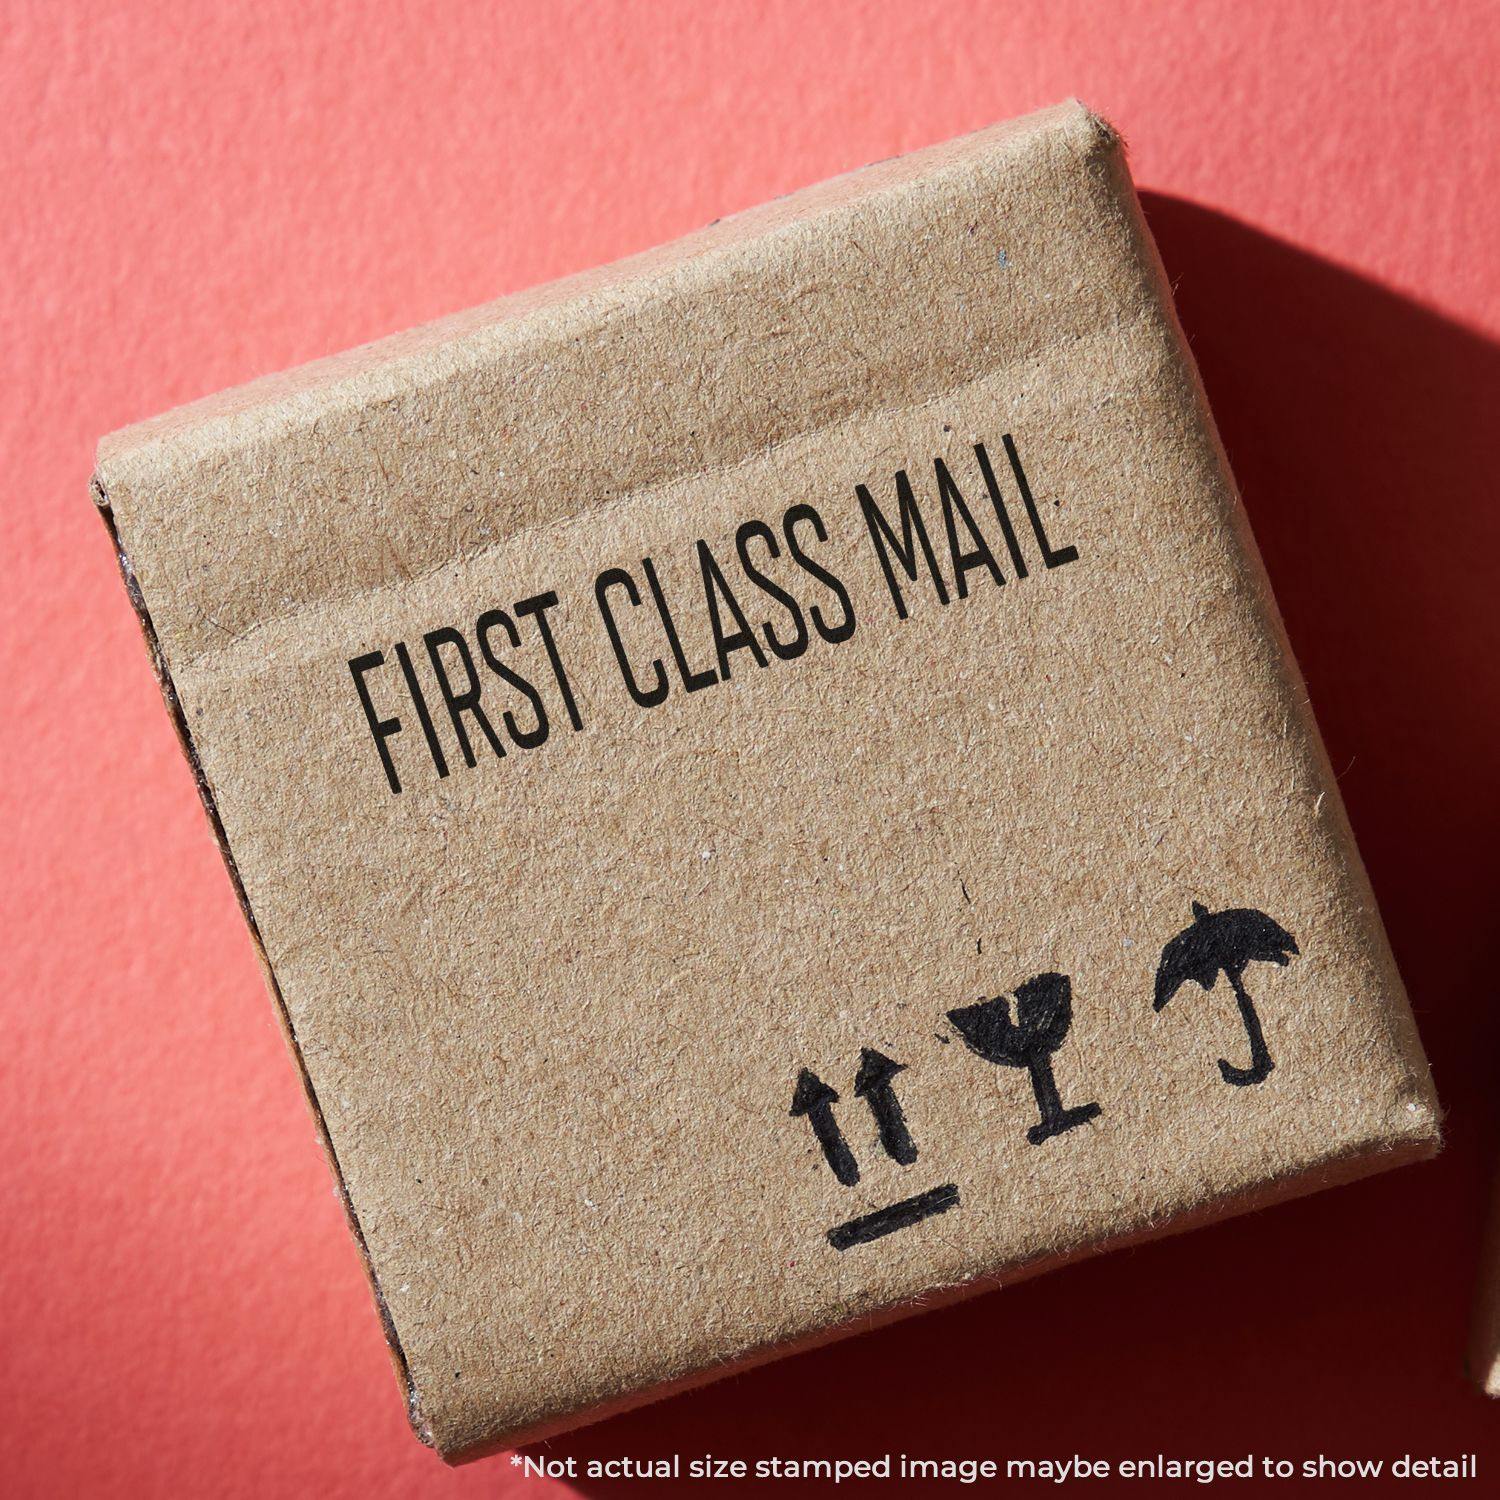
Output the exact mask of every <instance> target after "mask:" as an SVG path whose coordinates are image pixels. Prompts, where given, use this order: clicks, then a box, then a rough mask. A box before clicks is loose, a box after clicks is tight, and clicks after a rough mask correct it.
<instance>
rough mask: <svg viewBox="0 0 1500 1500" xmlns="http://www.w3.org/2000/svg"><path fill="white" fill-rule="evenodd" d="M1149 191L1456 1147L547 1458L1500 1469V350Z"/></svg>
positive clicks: (591, 1437)
mask: <svg viewBox="0 0 1500 1500" xmlns="http://www.w3.org/2000/svg"><path fill="white" fill-rule="evenodd" d="M1146 209H1147V214H1148V217H1149V219H1150V222H1151V226H1152V228H1153V230H1154V232H1155V234H1156V236H1157V240H1158V243H1159V244H1160V247H1161V251H1162V256H1163V259H1164V260H1165V262H1166V265H1167V269H1168V272H1169V274H1170V276H1171V278H1172V280H1173V283H1174V285H1175V287H1176V291H1177V298H1178V307H1179V310H1180V313H1181V316H1182V321H1183V324H1184V326H1185V328H1186V330H1187V333H1188V337H1189V339H1190V341H1191V343H1192V347H1193V350H1194V353H1195V354H1196V356H1197V358H1198V361H1199V364H1200V366H1201V368H1202V371H1203V377H1204V382H1205V384H1206V386H1207V388H1208V392H1209V397H1210V400H1211V401H1212V403H1213V406H1214V410H1215V413H1216V415H1217V418H1218V421H1219V424H1220V429H1221V432H1222V434H1223V437H1224V442H1225V446H1226V447H1227V449H1228V451H1229V456H1230V459H1231V461H1232V463H1233V465H1234V470H1235V473H1236V476H1237V477H1238V480H1239V482H1240V486H1241V489H1242V491H1243V493H1244V497H1245V502H1246V505H1247V508H1248V509H1249V512H1250V515H1251V518H1252V521H1253V523H1254V527H1255V532H1256V536H1257V538H1258V539H1259V542H1260V545H1261V548H1262V551H1263V553H1264V556H1265V560H1266V565H1267V568H1268V570H1269V572H1270V575H1271V578H1272V581H1273V583H1274V585H1275V588H1276V593H1277V597H1278V599H1279V600H1280V603H1281V607H1282V610H1283V613H1284V615H1285V618H1286V622H1287V627H1288V630H1289V632H1290V635H1291V638H1292V642H1293V644H1294V646H1295V648H1296V650H1297V654H1298V658H1299V660H1300V662H1301V665H1302V669H1303V672H1304V674H1305V675H1306V678H1307V682H1308V687H1309V691H1310V694H1311V697H1312V700H1313V704H1314V707H1315V708H1316V711H1317V715H1318V719H1319V722H1320V724H1321V726H1322V729H1323V733H1324V737H1325V739H1326V741H1327V744H1328V750H1329V755H1330V757H1331V759H1332V762H1333V766H1334V770H1335V772H1336V773H1338V775H1339V777H1340V785H1341V787H1342V789H1343V793H1344V797H1345V799H1346V801H1347V804H1348V808H1349V813H1350V817H1351V819H1352V821H1353V823H1354V827H1355V830H1356V832H1357V834H1358V837H1359V842H1360V847H1361V850H1362V852H1363V854H1364V857H1365V860H1366V863H1367V864H1368V866H1369V870H1370V875H1371V878H1372V879H1373V881H1374V885H1375V889H1376V893H1377V895H1378V897H1379V900H1380V904H1381V909H1382V912H1383V914H1384V916H1385V920H1386V924H1387V927H1388V929H1389V932H1390V936H1391V941H1392V943H1393V945H1394V947H1395V951H1396V957H1397V960H1398V962H1399V964H1400V966H1401V971H1402V973H1403V975H1404V976H1405V978H1406V982H1407V985H1408V988H1409V990H1410V993H1411V998H1412V1002H1413V1004H1414V1006H1415V1007H1416V1011H1417V1015H1418V1020H1419V1023H1420V1026H1421V1030H1422V1035H1423V1039H1424V1041H1425V1042H1426V1045H1427V1049H1428V1053H1429V1056H1430V1057H1431V1060H1432V1063H1433V1066H1434V1069H1435V1072H1436V1076H1437V1081H1438V1087H1439V1091H1440V1094H1441V1096H1442V1100H1443V1103H1444V1106H1445V1108H1446V1110H1447V1111H1448V1126H1447V1138H1448V1144H1447V1147H1446V1150H1445V1152H1444V1154H1443V1156H1442V1157H1441V1158H1440V1159H1439V1160H1438V1161H1437V1162H1435V1163H1429V1164H1426V1165H1423V1166H1420V1167H1415V1168H1408V1169H1406V1170H1404V1171H1401V1172H1398V1173H1394V1174H1391V1175H1389V1176H1384V1177H1380V1178H1376V1179H1373V1180H1371V1181H1368V1182H1365V1183H1362V1184H1359V1185H1356V1186H1353V1187H1347V1188H1342V1189H1339V1190H1336V1191H1333V1192H1330V1193H1325V1194H1323V1195H1321V1196H1318V1197H1315V1198H1311V1199H1308V1200H1304V1201H1302V1202H1298V1203H1294V1204H1290V1205H1287V1206H1284V1207H1281V1208H1277V1209H1275V1210H1272V1211H1268V1212H1266V1213H1262V1214H1259V1215H1255V1216H1252V1217H1249V1218H1245V1219H1240V1220H1235V1221H1231V1222H1230V1223H1227V1224H1224V1225H1220V1226H1218V1227H1216V1228H1213V1229H1209V1230H1205V1231H1200V1232H1198V1233H1195V1234H1192V1235H1188V1236H1185V1237H1182V1238H1178V1239H1173V1240H1168V1241H1164V1242H1162V1243H1159V1244H1156V1245H1151V1246H1147V1247H1143V1248H1141V1249H1138V1250H1133V1251H1123V1252H1119V1253H1116V1254H1114V1255H1111V1256H1108V1257H1106V1258H1103V1259H1099V1260H1095V1261H1092V1262H1088V1263H1086V1264H1083V1265H1080V1266H1076V1267H1072V1268H1069V1269H1067V1270H1065V1271H1062V1272H1059V1273H1057V1274H1055V1275H1052V1276H1048V1277H1044V1278H1042V1279H1040V1280H1037V1281H1034V1282H1031V1283H1028V1284H1026V1285H1024V1286H1020V1287H1016V1288H1012V1289H1010V1290H1008V1291H1006V1292H1004V1293H1001V1294H995V1295H989V1296H985V1297H981V1298H979V1299H977V1300H975V1301H972V1302H970V1303H968V1304H965V1305H962V1306H960V1307H957V1308H953V1309H950V1310H947V1311H943V1312H938V1313H933V1314H930V1315H928V1316H925V1317H920V1318H917V1319H914V1320H912V1321H909V1322H906V1323H903V1324H900V1325H898V1326H896V1327H894V1328H890V1329H886V1330H884V1331H881V1332H878V1333H873V1334H868V1335H865V1336H863V1337H860V1338H857V1339H854V1340H851V1341H848V1342H845V1343H842V1344H838V1345H834V1346H831V1347H829V1348H826V1349H823V1350H820V1351H817V1352H814V1353H810V1354H805V1355H802V1356H799V1357H797V1358H794V1359H791V1360H788V1361H784V1362H782V1363H779V1364H776V1365H772V1366H768V1367H766V1368H763V1369H761V1370H757V1371H753V1372H750V1373H747V1374H743V1375H740V1376H735V1377H731V1378H729V1379H727V1380H724V1381H721V1382H720V1383H718V1384H716V1385H714V1386H711V1387H709V1388H707V1389H704V1390H701V1391H698V1392H695V1393H693V1394H690V1395H685V1396H681V1397H677V1398H675V1399H673V1400H671V1401H667V1402H664V1403H661V1404H659V1405H657V1406H654V1407H651V1408H647V1409H645V1410H642V1411H639V1412H635V1413H632V1414H629V1415H627V1416H623V1417H619V1418H615V1419H613V1420H611V1421H609V1422H605V1423H601V1424H599V1425H597V1426H595V1427H592V1428H589V1429H587V1430H585V1431H583V1432H580V1433H577V1434H573V1435H569V1436H567V1437H563V1438H559V1439H557V1440H555V1441H554V1442H552V1443H550V1444H544V1445H541V1446H539V1447H538V1448H536V1449H532V1450H528V1451H531V1452H533V1453H537V1454H544V1453H545V1454H550V1455H552V1456H558V1455H562V1454H574V1455H576V1456H577V1457H578V1458H579V1460H580V1463H581V1461H582V1460H583V1459H585V1458H588V1457H601V1458H602V1457H610V1456H614V1455H619V1454H629V1455H632V1456H635V1457H643V1458H644V1457H652V1456H657V1455H661V1454H668V1453H671V1452H674V1451H676V1452H680V1453H681V1454H682V1455H683V1457H684V1460H686V1459H687V1458H688V1457H689V1456H691V1455H698V1454H702V1453H705V1452H712V1453H714V1454H716V1455H721V1456H735V1455H740V1456H744V1457H747V1458H755V1457H760V1456H767V1455H772V1454H780V1455H784V1456H793V1457H796V1456H801V1457H831V1456H845V1457H851V1458H857V1457H872V1456H878V1455H880V1454H883V1453H887V1452H891V1453H900V1452H906V1453H908V1454H911V1455H913V1456H924V1457H961V1456H975V1457H985V1456H991V1457H997V1458H1002V1459H1003V1458H1006V1457H1034V1458H1041V1457H1058V1458H1060V1457H1066V1456H1070V1455H1072V1454H1073V1453H1074V1452H1079V1453H1082V1454H1085V1455H1088V1456H1092V1457H1095V1458H1101V1457H1102V1458H1111V1459H1118V1458H1122V1457H1139V1456H1143V1455H1146V1456H1154V1455H1155V1454H1157V1453H1158V1452H1164V1453H1166V1454H1168V1455H1173V1456H1179V1457H1236V1456H1239V1457H1243V1455H1245V1454H1246V1453H1250V1452H1254V1453H1256V1454H1266V1455H1272V1456H1279V1457H1285V1458H1290V1459H1293V1460H1296V1461H1301V1460H1303V1459H1307V1458H1316V1457H1317V1456H1318V1455H1319V1454H1326V1455H1329V1456H1330V1457H1354V1456H1374V1457H1386V1458H1394V1457H1399V1456H1400V1455H1401V1454H1403V1453H1406V1452H1414V1453H1421V1454H1424V1455H1426V1454H1432V1453H1434V1452H1436V1453H1439V1454H1445V1453H1446V1454H1454V1455H1456V1454H1459V1453H1463V1452H1477V1453H1478V1454H1479V1459H1480V1463H1481V1465H1488V1466H1490V1467H1492V1466H1493V1465H1494V1464H1496V1463H1500V1404H1491V1403H1489V1402H1487V1401H1485V1400H1484V1398H1482V1397H1480V1396H1479V1395H1478V1394H1477V1393H1476V1392H1475V1391H1474V1390H1473V1389H1472V1387H1470V1386H1469V1385H1468V1384H1467V1383H1466V1381H1465V1379H1464V1374H1463V1368H1462V1359H1463V1351H1464V1344H1465V1337H1466V1331H1467V1321H1468V1314H1469V1304H1470V1294H1471V1290H1472V1284H1473V1278H1474V1273H1475V1265H1476V1256H1477V1253H1478V1241H1479V1235H1480V1226H1481V1221H1482V1218H1483V1212H1484V1208H1483V1204H1484V1198H1485V1195H1486V1188H1485V1185H1484V1183H1485V1178H1486V1175H1487V1167H1488V1162H1489V1158H1490V1151H1489V1147H1488V1142H1489V1141H1490V1139H1491V1138H1492V1136H1494V1135H1495V1126H1496V1119H1495V1115H1496V1108H1495V1104H1494V1095H1495V1080H1496V1077H1497V1074H1500V1065H1497V1039H1500V1020H1497V1016H1496V1011H1497V1009H1500V1006H1497V995H1496V985H1495V969H1496V966H1495V963H1494V948H1495V938H1496V934H1497V932H1500V921H1497V917H1496V904H1497V901H1500V882H1497V881H1496V880H1495V878H1494V872H1493V862H1492V858H1491V851H1492V850H1493V848H1494V845H1495V835H1496V802H1497V791H1496V787H1497V783H1500V777H1497V774H1496V754H1495V750H1494V748H1493V747H1494V745H1495V743H1496V741H1497V739H1500V695H1497V692H1496V679H1497V675H1500V630H1497V619H1500V613H1497V598H1496V595H1497V592H1500V584H1497V581H1496V576H1497V575H1496V569H1495V561H1496V553H1497V548H1500V509H1497V506H1496V504H1495V503H1494V497H1493V496H1492V494H1491V490H1492V488H1493V484H1494V481H1493V478H1492V476H1493V474H1494V472H1495V466H1496V457H1495V453H1494V449H1495V446H1496V445H1495V442H1494V435H1495V431H1496V425H1497V413H1500V350H1497V349H1496V347H1495V346H1493V345H1492V344H1490V343H1488V342H1487V341H1485V340H1483V339H1481V338H1479V337H1476V336H1474V335H1472V334H1470V333H1468V332H1466V331H1465V330H1463V329H1462V328H1460V327H1457V326H1455V325H1454V324H1452V323H1450V322H1448V321H1446V320H1444V319H1443V318H1441V317H1439V316H1437V315H1435V314H1433V313H1430V312H1428V311H1426V310H1425V309H1423V308H1421V307H1418V306H1416V305H1414V304H1413V303H1411V302H1409V301H1406V300H1404V299H1402V298H1400V297H1398V296H1395V295H1393V294H1391V293H1390V292H1387V291H1385V290H1383V289H1382V288H1380V287H1377V286H1375V285H1373V284H1371V283H1370V282H1368V281H1365V280H1363V279H1361V278H1360V277H1358V276H1356V275H1353V274H1351V273H1349V272H1347V271H1344V270H1342V269H1340V268H1338V267H1336V266H1333V265H1331V264H1329V263H1327V262H1324V261H1321V260H1318V259H1316V258H1314V257H1311V256H1308V255H1306V254H1304V253H1303V252H1301V251H1299V250H1297V249H1295V248H1294V247H1292V246H1290V245H1287V244H1285V243H1282V242H1280V241H1277V240H1275V239H1272V238H1270V237H1268V236H1266V235H1264V234H1261V233H1259V232H1257V231H1256V230H1253V229H1251V228H1249V227H1248V226H1246V225H1243V224H1240V223H1237V222H1235V221H1232V220H1230V219H1227V218H1225V217H1223V216H1221V215H1219V214H1216V213H1213V212H1210V211H1208V210H1205V209H1202V208H1199V207H1197V206H1195V205H1193V204H1189V203H1186V202H1182V201H1180V200H1177V199H1173V198H1167V197H1163V196H1159V195H1149V194H1148V195H1147V197H1146ZM576 1482H577V1483H578V1484H580V1485H581V1487H582V1488H584V1489H586V1490H588V1491H589V1492H591V1493H596V1494H601V1495H603V1494H609V1493H612V1492H614V1491H615V1490H616V1489H619V1490H620V1491H621V1492H622V1493H624V1492H625V1488H626V1487H625V1486H624V1485H623V1484H615V1483H612V1482H607V1481H604V1482H600V1481H587V1480H579V1481H576ZM688 1487H689V1486H688V1485H687V1483H686V1481H684V1482H683V1488H688ZM798 1487H799V1486H797V1485H795V1484H794V1485H791V1486H790V1488H792V1489H796V1488H798ZM637 1488H639V1486H637Z"/></svg>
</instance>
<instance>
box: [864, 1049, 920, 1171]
mask: <svg viewBox="0 0 1500 1500" xmlns="http://www.w3.org/2000/svg"><path fill="white" fill-rule="evenodd" d="M905 1071H906V1064H905V1063H898V1062H897V1061H895V1059H894V1058H890V1057H887V1056H886V1055H885V1053H883V1052H877V1051H876V1050H875V1049H874V1048H873V1047H866V1048H865V1049H864V1051H863V1052H861V1053H860V1055H859V1072H858V1073H857V1074H856V1075H855V1078H854V1092H855V1093H856V1094H857V1095H858V1096H859V1097H860V1098H862V1099H863V1100H864V1101H865V1102H866V1103H867V1104H868V1105H869V1106H870V1113H871V1114H872V1115H874V1116H875V1128H876V1129H877V1130H879V1132H880V1144H881V1145H882V1146H884V1147H885V1153H886V1155H887V1156H889V1157H890V1158H891V1159H892V1160H893V1161H898V1162H900V1163H901V1165H902V1166H903V1167H909V1166H910V1165H911V1164H912V1163H913V1162H914V1161H915V1160H916V1159H917V1145H916V1142H915V1141H913V1140H912V1138H911V1131H909V1130H908V1129H907V1128H906V1116H905V1115H904V1114H903V1113H902V1112H901V1101H900V1100H899V1099H897V1098H896V1090H895V1088H894V1086H893V1084H892V1082H891V1080H892V1079H893V1078H895V1076H896V1074H897V1073H903V1072H905Z"/></svg>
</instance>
